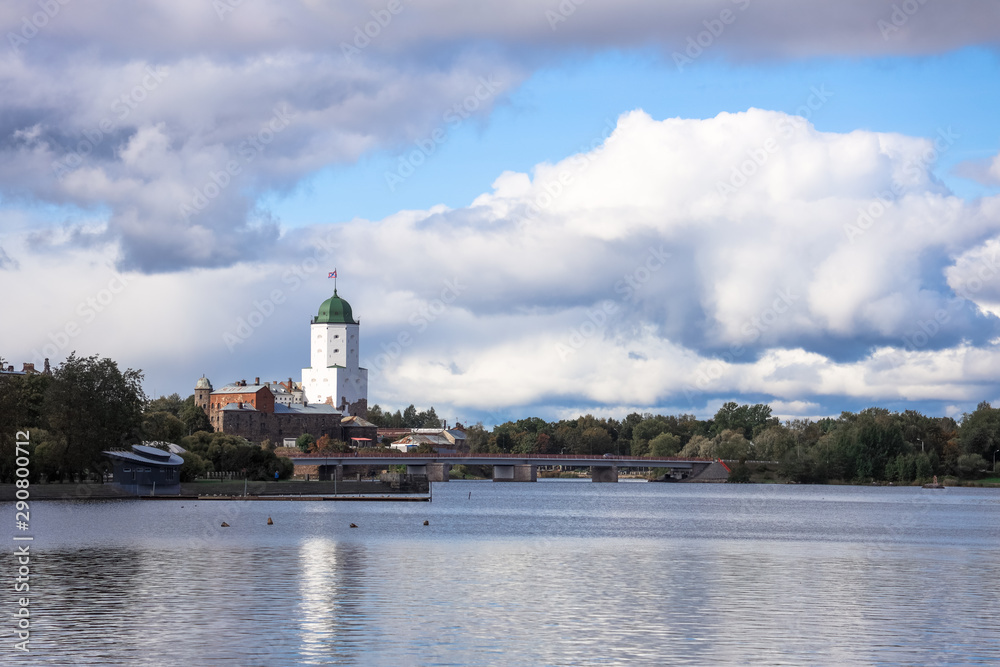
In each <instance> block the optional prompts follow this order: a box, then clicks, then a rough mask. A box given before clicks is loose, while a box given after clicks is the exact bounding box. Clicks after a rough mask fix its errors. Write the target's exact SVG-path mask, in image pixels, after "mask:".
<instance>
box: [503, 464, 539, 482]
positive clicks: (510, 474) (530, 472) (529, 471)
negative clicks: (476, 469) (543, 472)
mask: <svg viewBox="0 0 1000 667" xmlns="http://www.w3.org/2000/svg"><path fill="white" fill-rule="evenodd" d="M493 481H494V482H537V481H538V466H537V465H532V464H530V463H525V464H520V463H519V464H511V465H494V466H493Z"/></svg>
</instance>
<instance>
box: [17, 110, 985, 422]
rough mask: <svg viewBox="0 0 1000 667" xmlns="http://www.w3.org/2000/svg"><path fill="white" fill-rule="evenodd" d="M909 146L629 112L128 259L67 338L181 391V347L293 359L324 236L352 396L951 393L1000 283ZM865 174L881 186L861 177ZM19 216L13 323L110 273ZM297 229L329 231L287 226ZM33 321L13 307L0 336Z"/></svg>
mask: <svg viewBox="0 0 1000 667" xmlns="http://www.w3.org/2000/svg"><path fill="white" fill-rule="evenodd" d="M783 130H785V131H783ZM161 137H162V134H161V133H160V131H159V130H158V129H156V128H152V129H149V130H147V131H146V133H143V134H137V135H135V137H133V139H132V140H131V141H130V143H129V144H128V145H127V147H126V148H125V149H124V152H125V154H126V155H127V156H128V159H133V160H142V159H145V158H144V156H146V155H150V154H153V153H155V152H156V151H158V150H161V147H162V146H163V145H164V144H163V141H162V140H161ZM771 139H773V140H774V141H775V145H776V148H773V149H771V150H770V151H769V153H768V158H767V160H766V161H764V163H763V164H762V165H760V166H759V167H758V168H757V169H756V170H754V173H753V174H751V175H749V176H748V177H747V178H746V182H745V183H744V184H741V185H740V186H738V187H736V186H734V187H733V190H732V191H731V192H727V193H726V196H725V197H722V196H720V194H719V188H718V184H719V182H730V179H731V176H732V173H733V169H734V168H735V169H739V168H740V167H741V165H742V164H743V162H744V161H745V159H747V158H746V156H747V155H748V153H747V151H750V152H751V154H752V152H753V151H754V150H756V149H757V148H758V147H761V146H764V145H765V143H766V142H767V141H768V140H771ZM926 147H927V140H924V139H919V138H912V137H904V136H900V135H883V134H878V133H871V132H862V131H857V132H852V133H848V134H834V133H821V132H817V131H816V130H815V129H814V128H813V127H812V126H810V125H809V124H808V123H806V122H805V121H804V120H803V119H799V118H793V117H789V116H787V115H785V114H781V113H776V112H770V111H762V110H757V109H752V110H749V111H747V112H745V113H740V114H720V115H719V116H717V117H715V118H709V119H704V120H687V119H668V120H664V121H656V120H653V119H652V118H650V117H649V116H648V115H646V114H645V113H643V112H641V111H636V112H632V113H629V114H625V115H624V116H623V117H622V119H621V121H620V123H619V125H618V127H617V128H616V129H615V131H614V132H613V134H612V135H611V136H610V137H609V139H608V140H607V141H606V142H605V144H604V145H602V146H600V147H599V148H597V149H595V150H594V151H592V152H590V153H588V154H584V155H575V156H570V157H567V158H566V159H565V160H562V161H559V162H557V163H555V164H543V165H538V167H537V168H536V169H535V170H534V171H533V173H532V174H515V173H510V172H508V173H504V174H502V175H500V176H499V177H498V178H497V180H496V182H495V183H494V188H493V190H492V191H491V192H487V193H484V194H482V195H481V196H479V197H478V198H476V200H475V202H474V204H473V205H471V206H470V207H468V208H464V209H447V208H445V207H436V208H434V209H431V210H427V211H404V212H400V213H398V214H395V215H392V216H389V217H388V218H386V219H384V220H380V221H366V220H355V221H352V222H349V223H343V224H339V225H332V226H329V227H317V228H314V229H300V230H286V231H285V233H284V235H283V236H282V238H281V240H280V241H279V242H278V243H276V244H275V245H274V246H273V247H272V250H271V256H270V257H269V259H268V260H267V261H266V262H259V263H255V264H245V263H241V264H236V265H233V266H231V267H229V268H216V269H204V270H201V271H197V272H188V273H182V274H177V275H175V276H141V275H139V274H130V275H133V276H134V277H133V280H132V281H131V283H130V286H129V288H128V290H127V292H125V293H123V294H122V296H121V297H120V298H116V301H115V303H114V304H113V305H114V307H115V309H116V310H115V313H116V314H115V315H114V316H113V317H111V316H109V317H101V318H98V319H96V320H95V321H94V322H93V324H92V326H90V328H88V329H87V330H86V331H85V332H84V333H83V334H81V335H80V336H79V341H80V349H87V350H96V348H97V347H101V351H104V352H105V353H109V352H113V353H114V354H115V355H117V356H121V357H122V358H123V359H125V360H128V363H130V364H131V365H138V366H142V367H143V368H145V369H146V370H147V373H148V377H149V378H150V381H152V382H155V383H156V384H157V385H158V386H163V384H170V386H172V387H173V386H176V385H177V384H178V383H181V384H180V385H179V387H178V388H177V390H178V391H182V392H183V391H186V390H185V389H184V387H185V386H187V385H186V384H183V383H184V382H186V383H187V384H192V383H193V382H194V380H195V379H196V378H197V377H198V376H200V375H201V373H203V372H206V373H208V374H209V376H210V377H212V379H213V381H216V382H226V381H230V380H232V379H237V378H239V377H244V376H255V375H261V376H263V377H267V376H272V375H273V376H274V377H287V376H288V375H292V376H295V377H297V376H298V373H299V369H300V368H301V366H302V365H304V364H305V363H306V348H305V342H306V335H307V324H308V318H309V316H310V315H311V314H312V312H313V311H314V310H315V308H316V306H317V305H318V304H319V302H320V301H322V300H323V298H325V297H326V296H327V292H328V291H329V289H330V282H329V281H327V280H325V278H324V277H325V271H326V270H328V269H329V268H332V266H330V267H327V266H326V264H327V263H331V262H332V261H333V258H334V257H335V261H336V265H337V267H338V270H339V272H340V275H341V284H340V287H341V290H340V291H341V294H342V295H343V296H344V297H345V298H347V299H348V300H349V301H350V302H351V303H352V304H353V305H354V308H355V313H356V314H357V315H358V316H359V317H360V318H361V321H362V332H363V348H362V359H363V361H365V363H366V364H367V365H368V366H369V369H370V371H371V373H372V382H371V392H372V396H371V398H372V400H373V401H374V402H381V403H383V404H390V405H394V406H404V407H405V405H406V404H409V403H410V402H417V403H419V404H421V405H430V404H433V405H435V406H436V407H438V408H439V412H441V413H442V414H451V415H453V416H454V417H463V416H464V415H466V414H468V413H472V414H484V413H492V414H499V413H502V412H503V411H504V410H509V409H512V408H514V407H517V406H526V407H524V410H525V411H528V412H537V413H541V414H545V415H553V416H554V415H556V414H562V413H565V412H566V411H567V410H570V411H572V410H573V408H574V406H581V408H582V409H586V410H598V411H599V410H600V409H603V410H609V411H626V410H627V411H631V410H633V409H637V408H636V406H648V407H649V408H650V409H654V408H656V407H657V406H670V407H671V408H672V409H674V410H675V411H679V412H698V413H702V414H704V411H706V410H709V411H710V409H711V406H713V405H715V404H716V403H717V402H718V401H719V400H723V399H728V398H729V397H732V396H740V395H745V396H754V397H760V396H765V397H771V398H773V399H774V401H775V405H776V406H778V407H777V408H776V412H782V413H787V414H792V415H794V414H804V413H812V414H822V413H824V412H828V411H829V410H828V409H826V407H825V403H826V401H827V400H836V401H845V400H846V401H857V402H862V403H863V404H872V403H877V402H879V401H895V400H902V401H948V402H950V403H952V404H969V403H971V404H974V403H975V402H977V401H978V400H980V399H981V398H982V396H983V392H984V391H986V392H987V393H988V394H989V395H993V394H995V393H996V392H997V387H996V381H995V378H996V377H997V376H998V371H1000V355H998V354H997V347H996V345H994V344H993V343H991V342H989V341H991V340H993V339H995V338H996V337H997V334H998V331H997V329H998V327H997V319H996V317H994V316H988V315H986V314H985V313H984V312H983V310H982V309H981V308H980V306H982V307H983V308H985V307H986V305H984V304H986V302H987V301H988V300H989V299H993V298H994V297H993V294H994V292H993V291H991V290H995V289H996V287H995V285H996V284H1000V282H998V281H997V278H996V276H992V275H991V276H988V278H989V280H988V281H987V282H989V288H987V287H986V283H984V284H983V285H982V286H980V287H979V288H978V289H977V290H972V289H971V288H970V289H967V290H965V291H963V289H962V288H961V287H960V286H961V285H963V284H967V283H968V279H967V276H968V275H969V274H970V272H973V273H974V271H975V267H976V265H977V264H976V263H977V262H978V261H979V260H980V257H981V256H982V255H983V254H985V253H988V252H991V251H992V250H993V249H994V247H995V245H996V241H987V242H985V243H982V242H981V239H982V238H990V237H992V236H1000V214H998V211H1000V209H998V201H997V199H996V198H994V199H984V200H982V201H977V202H973V203H966V202H963V201H961V200H959V199H957V198H955V197H953V196H951V195H950V194H948V193H947V192H943V191H941V189H940V186H939V185H937V184H936V183H935V182H934V179H933V178H931V176H930V175H929V174H928V173H927V165H926V163H923V162H920V161H919V156H920V154H921V153H922V152H923V151H924V150H925V149H926ZM914 160H917V161H916V162H914ZM914 164H916V165H919V169H923V171H922V172H921V171H919V169H918V171H917V172H914V171H913V169H912V166H913V165H914ZM793 173H797V174H800V176H799V177H797V178H789V175H790V174H793ZM820 173H827V174H829V177H828V178H825V179H823V178H819V177H818V176H815V174H820ZM859 173H860V174H863V175H864V177H863V178H860V177H859V176H858V174H859ZM900 175H905V176H906V178H907V179H908V180H906V181H905V182H900V181H899V180H898V179H899V178H901V176H900ZM553 184H559V185H560V187H558V188H557V187H555V186H554V185H553ZM879 188H888V189H889V191H890V192H891V198H886V199H885V201H881V202H880V201H879V199H878V197H879V196H881V195H879V192H881V190H880V189H879ZM876 204H879V206H881V208H879V206H876ZM859 209H862V210H863V211H865V212H866V213H865V214H866V215H870V216H871V222H870V223H867V222H864V221H863V220H862V221H860V222H859ZM852 229H853V230H854V232H852V231H851V230H852ZM67 233H69V232H67ZM17 238H18V239H21V240H20V241H19V242H18V243H13V242H11V241H9V240H5V241H4V244H3V245H4V248H5V250H6V252H7V254H8V255H9V256H10V259H11V260H13V261H17V262H18V263H19V266H20V268H15V269H13V272H15V273H17V275H18V279H19V280H31V281H33V282H37V283H38V285H39V291H38V293H37V295H32V296H31V297H30V298H29V297H27V296H24V295H22V296H21V297H18V298H19V299H20V301H16V302H15V303H14V304H13V306H14V307H15V308H17V307H23V308H30V306H29V304H30V303H35V301H34V299H36V298H37V299H40V300H41V301H44V302H45V303H47V304H49V307H48V308H47V309H46V312H45V313H43V314H42V316H40V318H39V319H38V321H37V322H36V324H37V328H35V327H33V329H34V331H36V332H44V331H52V330H55V329H57V328H58V327H60V326H62V323H64V321H65V320H66V319H67V318H68V317H73V316H74V315H73V313H74V312H75V309H76V308H77V307H78V305H77V304H78V303H80V301H81V300H82V299H85V298H86V297H87V295H88V294H94V293H96V292H97V291H99V290H100V289H102V285H103V284H104V281H105V279H106V278H107V277H108V276H111V275H112V272H111V271H112V269H111V268H110V263H111V262H113V259H114V257H115V248H114V246H112V245H109V246H94V247H92V248H91V249H90V250H86V251H82V250H81V251H75V252H69V251H66V253H65V257H66V261H64V262H62V263H61V264H60V266H59V268H58V269H57V270H55V271H53V270H51V269H50V266H49V265H50V258H49V256H48V255H47V254H46V253H45V252H40V251H38V250H37V249H33V247H32V246H31V245H30V244H28V241H27V240H26V239H28V238H29V237H27V236H25V235H24V234H22V235H21V236H19V237H17ZM320 238H325V241H324V242H325V243H327V245H331V244H332V249H331V250H328V251H327V253H326V254H318V253H317V251H315V250H314V249H313V247H312V246H311V245H310V243H311V242H313V241H315V240H317V239H320ZM331 239H333V240H332V241H331ZM317 257H319V259H316V258H317ZM89 263H96V264H97V265H98V267H102V266H103V267H106V268H98V269H97V270H90V271H89V273H88V271H87V270H85V268H84V267H85V266H86V265H87V264H89ZM296 271H297V272H298V274H301V276H302V279H299V278H296V277H295V276H296V275H298V274H296ZM76 272H80V273H86V274H88V276H89V277H88V279H87V280H85V281H73V279H72V275H73V274H75V273H76ZM4 275H12V270H11V269H7V270H6V271H3V272H0V276H4ZM67 284H68V286H67ZM275 289H278V290H280V291H281V295H282V297H283V299H284V303H283V304H282V305H280V307H278V308H275V309H274V313H273V314H271V315H269V316H268V317H266V318H264V323H263V324H262V325H261V326H260V327H257V328H255V329H254V332H253V335H252V336H250V337H249V338H248V339H247V340H246V342H241V343H239V344H237V345H236V346H235V348H234V350H235V351H234V352H232V353H231V352H229V350H227V348H226V345H225V343H224V341H223V336H224V334H226V333H227V332H231V331H233V330H234V329H235V327H236V326H237V323H238V321H239V318H244V319H245V318H247V316H248V314H249V313H251V312H253V311H254V309H260V308H261V306H260V305H259V304H261V303H262V302H263V301H265V300H267V299H268V298H269V295H270V294H271V293H272V291H273V290H275ZM956 293H957V294H958V295H959V296H958V297H956V296H955V294H956ZM987 295H989V299H988V298H987ZM963 296H964V297H966V298H962V297H963ZM969 299H971V300H969ZM119 304H121V305H119ZM976 304H979V305H978V306H977V305H976ZM164 341H169V342H168V343H165V342H164ZM45 342H46V341H45V340H44V339H43V338H42V339H40V338H39V337H38V336H37V335H35V336H33V335H32V334H31V333H30V331H29V330H25V331H19V332H17V333H16V334H15V335H14V336H13V337H11V338H10V339H9V342H7V344H8V345H11V346H12V348H13V350H7V351H6V355H5V356H7V357H10V358H15V359H16V358H17V357H18V355H17V354H14V353H13V351H15V350H16V351H18V352H19V354H20V356H25V355H28V354H29V353H30V351H31V350H32V349H37V348H38V347H39V346H40V345H41V344H43V343H45ZM98 344H100V345H98ZM182 376H190V378H189V379H188V380H184V379H183V377H182ZM159 378H169V381H164V382H163V384H161V380H160V379H159ZM192 386H193V384H192ZM757 401H758V399H757V398H754V399H753V402H757ZM640 409H641V408H640ZM833 411H834V412H836V411H838V410H833Z"/></svg>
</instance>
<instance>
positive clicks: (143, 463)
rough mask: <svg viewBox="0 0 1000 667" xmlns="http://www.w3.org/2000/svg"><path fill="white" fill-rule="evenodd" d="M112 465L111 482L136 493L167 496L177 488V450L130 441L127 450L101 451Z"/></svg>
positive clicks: (179, 488)
mask: <svg viewBox="0 0 1000 667" xmlns="http://www.w3.org/2000/svg"><path fill="white" fill-rule="evenodd" d="M103 454H104V455H105V456H107V457H108V458H109V459H111V464H112V466H113V467H114V483H115V484H117V485H118V486H120V487H122V488H123V489H126V490H128V491H131V492H132V493H134V494H135V495H137V496H149V495H157V496H169V495H177V494H179V493H180V492H181V475H180V468H181V465H182V464H183V463H184V459H182V458H181V456H180V454H174V453H171V452H166V451H163V450H162V449H157V448H156V447H149V446H147V445H132V449H131V450H130V451H129V450H111V451H106V452H103Z"/></svg>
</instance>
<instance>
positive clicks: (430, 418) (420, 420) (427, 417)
mask: <svg viewBox="0 0 1000 667" xmlns="http://www.w3.org/2000/svg"><path fill="white" fill-rule="evenodd" d="M416 422H417V425H416V426H415V428H441V418H440V417H438V416H437V413H436V412H435V411H434V406H433V405H432V406H431V407H430V408H428V409H427V410H425V411H424V412H421V413H419V414H418V415H417V416H416Z"/></svg>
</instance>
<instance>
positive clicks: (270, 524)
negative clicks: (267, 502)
mask: <svg viewBox="0 0 1000 667" xmlns="http://www.w3.org/2000/svg"><path fill="white" fill-rule="evenodd" d="M267 525H269V526H273V525H274V522H273V521H271V517H267Z"/></svg>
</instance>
